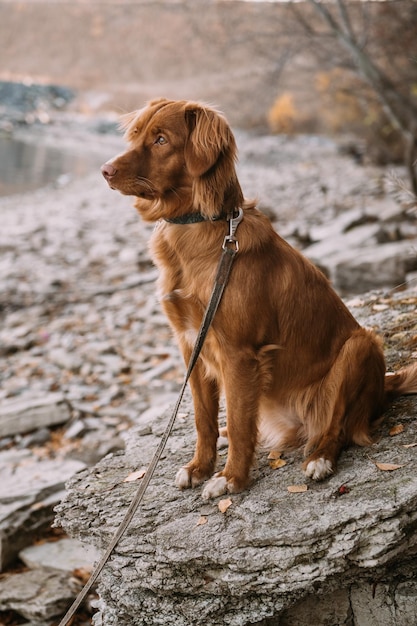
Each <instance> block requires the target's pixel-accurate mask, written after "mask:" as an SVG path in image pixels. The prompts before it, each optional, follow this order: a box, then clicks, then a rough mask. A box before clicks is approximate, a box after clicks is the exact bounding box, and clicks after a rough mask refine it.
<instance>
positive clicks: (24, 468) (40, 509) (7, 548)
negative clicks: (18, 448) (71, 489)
mask: <svg viewBox="0 0 417 626" xmlns="http://www.w3.org/2000/svg"><path fill="white" fill-rule="evenodd" d="M22 452H26V451H22ZM5 459H8V461H7V462H5ZM84 467H85V464H84V463H82V462H80V461H76V460H70V459H67V460H63V459H55V460H49V459H48V460H44V461H39V460H37V459H36V458H34V457H33V455H25V456H23V457H22V458H19V457H15V462H14V463H11V462H10V454H8V452H7V451H6V452H0V571H2V570H3V569H4V568H5V567H6V566H7V565H8V564H9V563H10V562H11V561H12V560H13V559H14V558H15V556H16V555H17V553H18V552H19V550H21V549H22V548H23V547H25V546H27V545H29V544H30V543H31V542H32V541H33V539H34V538H35V537H36V535H37V534H38V533H40V532H41V531H42V530H44V529H45V528H46V527H47V526H48V525H49V524H50V522H51V520H52V519H53V508H54V506H56V504H57V503H58V502H59V501H60V499H61V498H62V495H63V488H64V484H65V482H66V481H67V480H68V479H69V478H70V476H72V475H73V474H74V473H75V472H77V471H79V470H80V469H83V468H84Z"/></svg>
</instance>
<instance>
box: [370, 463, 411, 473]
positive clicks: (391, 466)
mask: <svg viewBox="0 0 417 626" xmlns="http://www.w3.org/2000/svg"><path fill="white" fill-rule="evenodd" d="M375 465H376V466H377V468H378V469H380V470H382V471H383V472H393V471H394V470H397V469H400V467H404V465H407V464H406V463H403V464H402V465H398V464H396V463H375Z"/></svg>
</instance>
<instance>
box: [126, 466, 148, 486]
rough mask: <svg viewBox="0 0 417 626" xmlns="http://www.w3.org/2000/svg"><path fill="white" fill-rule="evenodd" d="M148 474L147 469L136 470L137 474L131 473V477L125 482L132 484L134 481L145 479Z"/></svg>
mask: <svg viewBox="0 0 417 626" xmlns="http://www.w3.org/2000/svg"><path fill="white" fill-rule="evenodd" d="M145 474H146V467H142V468H141V469H140V470H136V472H131V473H130V474H129V476H126V478H125V479H124V480H123V482H124V483H132V482H133V481H134V480H139V479H140V478H143V477H144V476H145Z"/></svg>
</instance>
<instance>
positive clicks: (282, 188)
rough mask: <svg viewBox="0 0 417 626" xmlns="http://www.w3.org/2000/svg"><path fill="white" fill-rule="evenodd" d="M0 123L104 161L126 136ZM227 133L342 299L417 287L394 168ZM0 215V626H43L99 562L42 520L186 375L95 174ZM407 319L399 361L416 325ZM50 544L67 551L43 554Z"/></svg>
mask: <svg viewBox="0 0 417 626" xmlns="http://www.w3.org/2000/svg"><path fill="white" fill-rule="evenodd" d="M6 121H7V125H6V127H5V126H3V128H4V129H5V130H6V131H7V132H12V133H14V134H15V136H24V137H25V138H26V139H27V140H28V141H35V142H37V141H43V142H49V143H51V144H54V145H60V146H61V145H62V147H63V148H65V146H71V147H74V146H75V147H77V146H78V147H79V149H80V150H81V149H82V150H86V149H88V150H89V151H91V152H92V153H93V152H94V153H95V154H101V155H102V161H103V162H104V161H105V160H107V159H108V158H109V157H111V156H112V155H113V154H115V153H117V152H118V151H119V150H121V149H122V145H123V144H122V141H121V139H120V137H118V136H117V135H115V134H113V133H108V132H104V133H103V132H99V131H103V130H106V131H107V130H108V129H109V128H114V123H113V120H112V119H110V120H109V119H107V120H102V121H97V120H94V121H92V120H85V119H83V118H80V117H77V116H74V115H71V116H70V117H68V116H67V115H66V114H65V113H56V112H55V113H54V115H53V116H51V115H48V119H47V118H46V117H44V119H43V120H40V121H41V122H43V123H41V124H39V123H37V121H38V122H39V120H36V116H35V119H33V118H31V119H30V120H27V119H26V120H20V122H19V123H18V124H17V123H16V120H13V119H7V120H6ZM28 122H30V124H28ZM33 122H34V123H33ZM237 140H238V145H239V149H240V162H239V172H240V177H241V182H242V185H243V188H244V190H245V193H246V195H247V196H249V197H253V196H256V197H258V198H259V203H260V207H261V208H262V209H263V210H264V211H266V212H267V213H268V214H269V215H270V217H271V219H272V220H273V222H274V225H275V226H276V227H277V229H278V230H279V231H280V232H281V234H283V235H284V236H285V237H286V238H288V239H289V240H290V241H291V242H292V243H293V244H294V245H296V246H298V247H300V248H303V249H304V250H305V252H306V254H308V255H309V256H311V258H314V260H316V261H317V262H318V263H319V264H320V265H321V266H322V267H323V268H324V270H325V271H327V273H328V274H329V275H330V276H331V277H332V279H334V281H335V284H336V286H337V287H338V288H339V289H340V291H341V292H343V293H344V294H345V295H346V297H347V298H348V301H349V302H350V303H351V305H352V307H355V306H356V307H358V306H359V308H360V306H362V305H360V304H359V305H358V302H359V303H360V302H365V301H366V303H367V305H368V304H369V302H371V305H372V306H371V308H372V307H373V306H375V307H376V308H375V309H374V311H378V310H386V309H389V308H390V302H391V300H390V298H391V296H392V290H393V288H395V287H397V286H398V285H400V284H404V283H407V286H408V287H409V288H412V287H413V285H415V284H416V283H415V274H414V272H415V271H416V270H417V265H416V261H415V260H416V256H417V255H416V254H415V251H416V246H417V224H416V219H415V217H416V215H415V209H414V205H413V202H412V199H411V198H410V197H409V196H408V194H407V192H406V191H404V184H403V182H402V172H401V170H400V169H397V170H396V171H395V172H392V171H387V170H386V169H382V168H377V167H374V166H372V165H370V164H366V163H364V162H363V161H362V162H360V159H359V161H358V157H357V154H356V158H353V157H352V156H351V155H350V154H348V153H347V152H348V151H346V150H341V148H340V146H338V145H337V144H336V143H335V142H333V141H332V140H329V139H326V138H319V137H310V136H302V137H283V136H274V137H272V136H258V135H256V134H248V133H244V132H241V131H238V132H237ZM0 215H1V230H0V252H1V255H0V318H1V326H0V377H1V381H2V384H1V389H0V477H1V481H0V505H1V506H0V529H1V532H0V541H1V545H0V567H1V569H2V570H3V571H4V573H3V574H2V575H1V576H2V584H1V590H0V623H5V624H7V623H17V622H16V620H17V621H19V620H20V621H22V620H26V621H28V622H29V623H31V624H33V625H35V624H36V625H37V626H40V625H41V624H51V623H52V622H53V620H54V619H56V618H57V617H59V615H61V614H62V613H63V610H64V609H65V606H66V605H68V603H69V601H70V599H71V598H72V597H73V595H74V592H75V590H76V589H77V588H79V586H80V584H81V582H82V580H83V579H84V577H85V572H86V570H88V569H89V567H91V561H92V560H94V558H95V554H94V553H93V554H89V555H87V556H85V555H84V554H83V555H81V554H80V555H79V556H75V557H74V558H70V556H71V557H72V555H73V554H74V550H75V548H74V544H68V543H67V542H66V541H65V537H63V536H61V534H60V533H59V532H57V531H56V530H55V531H53V530H52V529H51V526H50V524H51V521H52V519H53V508H54V506H55V505H56V504H57V503H58V502H59V501H60V499H61V497H62V493H63V490H64V484H65V482H66V481H67V480H68V478H69V477H70V476H71V475H72V474H73V473H74V472H75V471H78V470H79V469H82V468H85V467H87V466H91V465H93V464H95V463H96V462H98V461H99V460H100V459H101V458H103V457H104V456H105V455H108V454H112V453H115V452H116V451H118V450H121V449H123V448H124V445H125V443H124V435H125V433H126V432H127V431H129V429H131V428H132V427H135V428H139V430H140V432H141V433H142V434H146V433H147V432H148V431H149V432H150V430H151V425H152V422H153V420H154V418H155V417H157V416H160V415H161V414H162V413H163V411H164V410H165V409H166V408H167V407H168V406H169V405H170V404H172V402H173V401H174V400H175V398H176V394H177V392H178V389H179V387H180V384H181V381H182V376H183V371H184V370H183V364H182V361H181V358H180V356H179V353H178V349H177V347H176V346H175V345H174V342H173V341H172V337H171V333H170V331H169V329H168V327H167V324H166V321H165V318H164V317H163V315H162V313H161V311H160V308H159V304H158V301H157V297H156V293H155V285H154V282H155V278H156V270H155V268H154V267H153V265H152V262H151V260H150V257H149V253H148V249H147V241H148V238H149V235H150V232H151V229H152V227H150V226H145V225H144V224H143V223H141V222H140V220H139V218H138V216H137V215H136V214H135V212H134V210H133V209H132V207H131V201H130V199H128V198H126V197H122V196H120V195H118V194H117V193H115V192H112V191H110V190H109V189H108V187H107V185H106V184H105V183H104V181H103V180H102V178H101V175H100V174H99V172H98V171H94V172H92V173H91V175H89V176H87V177H86V178H83V179H71V176H68V177H66V178H65V179H61V180H60V181H59V182H58V183H57V184H56V185H52V186H50V187H48V188H44V189H39V190H38V191H36V192H31V193H29V194H22V195H14V196H9V197H5V198H1V199H0ZM314 246H315V247H314ZM320 246H321V249H320ZM342 253H343V254H342ZM361 255H363V257H362V256H361ZM361 259H362V261H361ZM352 277H353V278H352ZM375 286H377V287H379V288H380V289H381V290H380V291H379V292H378V293H377V294H375V293H374V295H372V296H369V297H367V298H365V299H362V300H361V298H359V297H358V296H357V295H354V294H358V293H361V292H363V291H367V290H369V289H372V288H373V287H375ZM369 298H370V299H369ZM410 298H411V299H410ZM406 300H407V302H405V303H402V305H401V306H402V307H403V308H404V310H403V309H401V310H400V311H399V310H398V307H397V309H394V311H395V315H394V317H395V319H396V317H397V316H400V317H401V314H402V313H401V311H402V310H403V313H405V314H406V317H407V316H408V317H407V320H408V319H411V320H412V311H414V310H415V302H416V300H415V297H414V295H411V296H410V295H409V294H408V295H407V298H406ZM378 307H379V309H378ZM381 307H382V308H381ZM407 324H408V326H407V333H408V334H407V336H406V339H407V342H408V352H407V358H409V356H410V352H411V353H412V352H413V341H414V342H415V337H416V335H415V333H416V329H415V328H414V330H413V327H412V324H411V327H410V322H409V321H408V322H407ZM410 328H411V330H410ZM398 332H403V330H402V329H400V328H399V329H398ZM404 332H405V331H404ZM413 333H414V334H413ZM413 337H414V339H413ZM414 350H415V348H414ZM415 356H416V353H415V352H414V357H415ZM58 542H59V546H60V549H59V550H60V551H62V553H63V554H64V556H63V559H62V560H58V556H57V555H56V552H53V555H52V556H50V554H49V550H51V549H57V548H56V545H57V544H58ZM28 547H29V550H28ZM34 547H36V548H37V550H35V549H34ZM77 554H78V553H77ZM16 559H17V560H16ZM51 563H52V565H53V568H52V569H51ZM35 568H42V569H35ZM41 583H42V584H41ZM40 586H41V587H42V589H40ZM89 610H90V609H88V608H87V610H86V611H84V613H83V614H82V615H81V616H80V617H79V620H80V621H81V622H82V621H83V620H84V622H86V623H87V622H88V620H89V617H88V614H89Z"/></svg>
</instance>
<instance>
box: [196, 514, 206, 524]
mask: <svg viewBox="0 0 417 626" xmlns="http://www.w3.org/2000/svg"><path fill="white" fill-rule="evenodd" d="M207 522H208V519H207V517H206V516H205V515H200V518H199V520H198V522H197V524H196V526H204V524H207Z"/></svg>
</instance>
